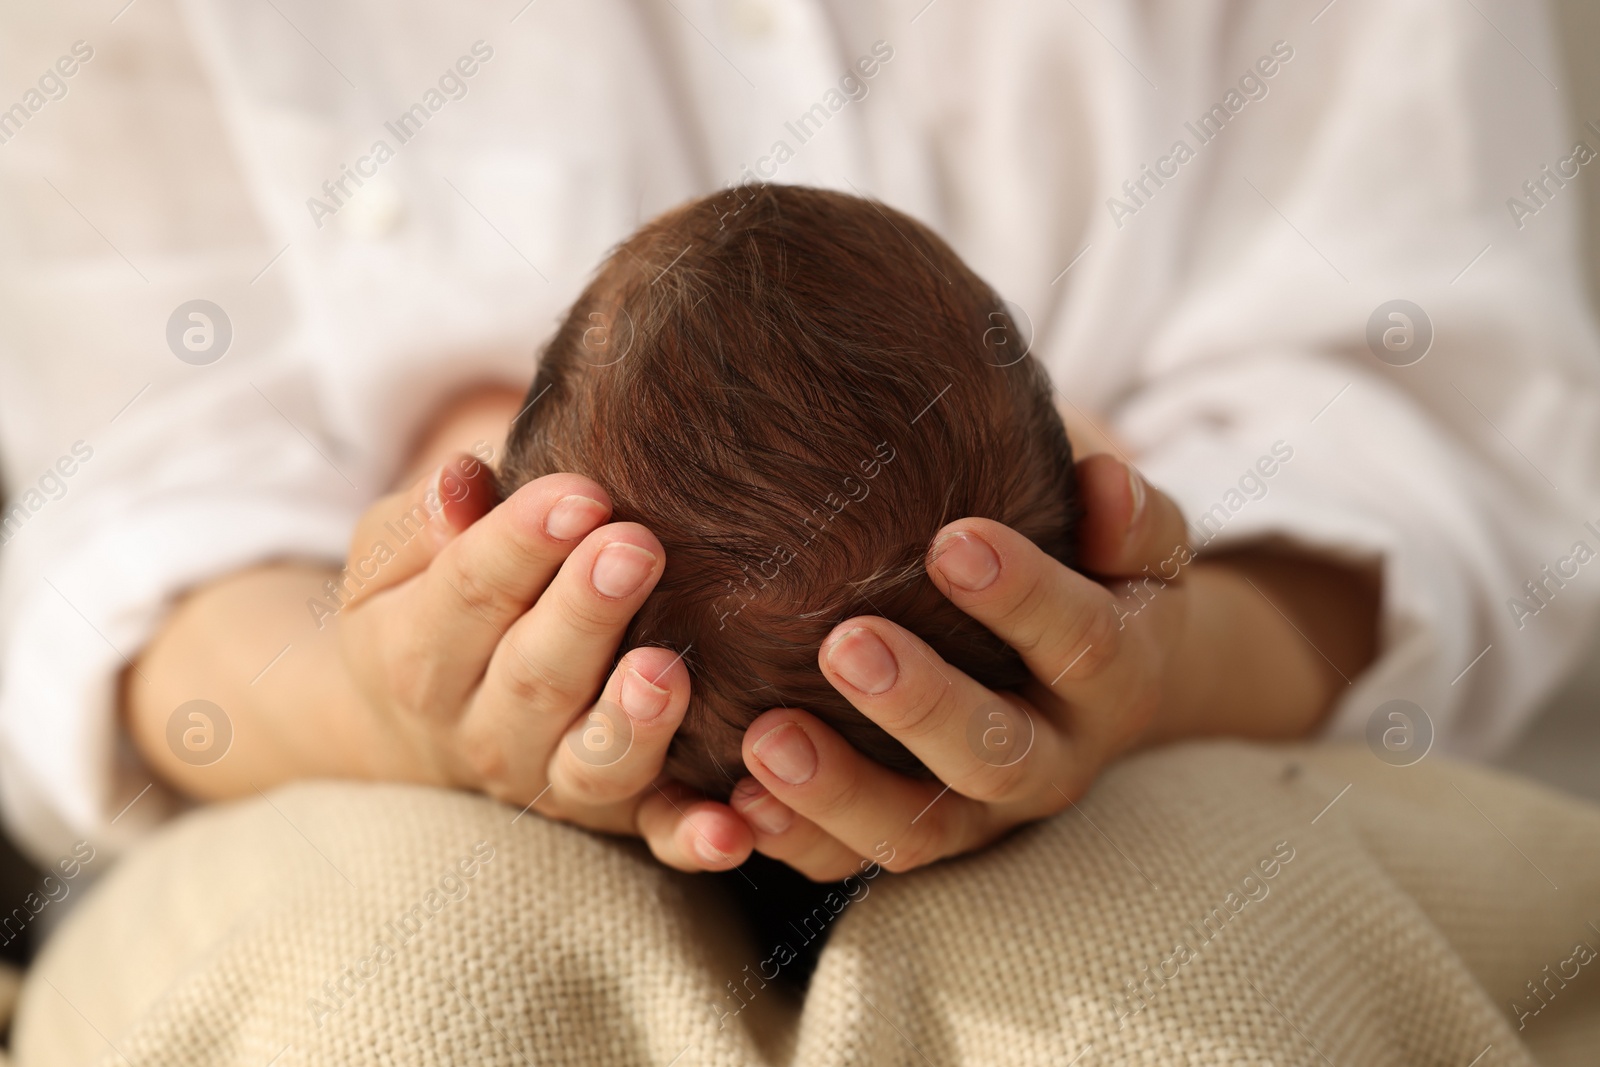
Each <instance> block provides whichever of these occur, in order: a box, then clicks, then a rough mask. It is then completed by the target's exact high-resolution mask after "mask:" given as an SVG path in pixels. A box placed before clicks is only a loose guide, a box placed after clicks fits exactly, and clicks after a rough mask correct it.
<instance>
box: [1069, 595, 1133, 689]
mask: <svg viewBox="0 0 1600 1067" xmlns="http://www.w3.org/2000/svg"><path fill="white" fill-rule="evenodd" d="M1060 648H1061V654H1062V656H1063V657H1064V659H1063V662H1062V669H1063V670H1068V671H1069V673H1070V674H1071V675H1072V677H1073V678H1076V679H1084V678H1093V677H1095V676H1096V675H1098V674H1100V673H1101V672H1102V671H1104V670H1105V669H1106V668H1107V667H1109V666H1110V665H1111V663H1112V662H1113V661H1114V660H1115V659H1116V658H1117V656H1118V654H1119V653H1120V651H1121V649H1122V630H1121V628H1120V627H1119V626H1118V624H1117V618H1116V612H1115V611H1113V610H1112V609H1111V605H1110V604H1109V603H1096V604H1095V605H1093V606H1092V607H1089V608H1088V609H1087V610H1085V611H1084V612H1082V613H1081V614H1080V615H1079V616H1078V617H1077V618H1076V619H1073V620H1072V622H1071V624H1070V625H1069V626H1068V628H1067V630H1066V632H1065V633H1064V634H1063V635H1062V638H1061V645H1060Z"/></svg>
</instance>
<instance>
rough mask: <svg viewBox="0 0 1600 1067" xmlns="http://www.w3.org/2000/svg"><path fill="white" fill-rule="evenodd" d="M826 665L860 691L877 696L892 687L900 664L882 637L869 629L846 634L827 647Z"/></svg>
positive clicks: (850, 631)
mask: <svg viewBox="0 0 1600 1067" xmlns="http://www.w3.org/2000/svg"><path fill="white" fill-rule="evenodd" d="M828 666H829V667H830V668H831V669H832V670H833V672H834V673H835V674H837V675H838V676H839V677H841V678H843V679H844V680H845V681H847V682H849V683H850V684H851V685H853V686H855V687H856V688H857V689H859V690H861V691H862V692H863V693H871V694H873V695H874V696H876V695H877V694H879V693H882V692H884V691H885V690H887V689H888V688H889V687H890V686H892V685H894V681H895V679H896V678H898V677H900V665H899V664H898V663H896V662H895V661H894V653H892V652H890V651H889V646H888V645H886V644H884V643H883V640H882V638H880V637H879V636H878V635H877V634H875V633H873V632H872V631H871V630H862V629H855V630H849V631H847V632H845V634H844V635H843V636H841V637H840V638H839V639H838V640H836V641H834V642H833V644H831V645H829V646H828Z"/></svg>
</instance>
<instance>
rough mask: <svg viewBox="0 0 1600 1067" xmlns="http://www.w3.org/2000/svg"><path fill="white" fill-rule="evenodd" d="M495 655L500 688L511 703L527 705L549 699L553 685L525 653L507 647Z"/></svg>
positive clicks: (512, 647)
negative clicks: (497, 658) (497, 660)
mask: <svg viewBox="0 0 1600 1067" xmlns="http://www.w3.org/2000/svg"><path fill="white" fill-rule="evenodd" d="M496 655H497V656H498V657H499V659H500V672H499V675H500V685H501V688H502V689H503V690H504V692H505V695H506V696H508V697H509V698H510V699H511V700H512V701H513V702H515V703H517V704H524V705H527V704H539V703H542V702H545V701H547V700H549V699H550V697H551V696H552V693H553V691H554V689H555V687H554V685H553V684H552V683H551V681H550V679H549V677H548V676H547V675H546V674H545V672H544V671H542V670H540V669H539V666H538V665H537V664H536V663H534V662H533V660H532V659H531V658H529V656H528V655H527V654H526V653H525V652H523V651H522V650H521V649H519V648H517V647H516V646H514V645H508V646H506V647H505V648H504V649H502V650H501V651H499V652H497V653H496Z"/></svg>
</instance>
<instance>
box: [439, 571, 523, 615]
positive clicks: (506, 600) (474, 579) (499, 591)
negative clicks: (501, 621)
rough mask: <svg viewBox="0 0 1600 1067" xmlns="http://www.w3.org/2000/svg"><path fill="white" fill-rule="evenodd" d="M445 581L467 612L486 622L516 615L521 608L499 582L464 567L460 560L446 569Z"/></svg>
mask: <svg viewBox="0 0 1600 1067" xmlns="http://www.w3.org/2000/svg"><path fill="white" fill-rule="evenodd" d="M444 579H445V581H447V582H449V583H450V585H451V587H452V588H453V589H455V591H456V594H457V595H458V596H460V598H461V600H462V602H463V603H464V604H465V605H466V607H467V610H468V611H469V612H470V613H472V614H474V615H478V616H480V617H482V618H484V619H485V620H488V619H493V618H496V617H498V616H503V615H506V614H508V613H514V612H516V611H518V610H520V608H521V605H520V604H519V603H517V601H516V598H515V597H513V596H512V594H511V593H510V591H509V590H507V589H505V588H504V587H502V586H501V585H500V583H499V582H498V581H497V580H495V579H494V578H490V577H488V576H486V575H484V574H483V573H482V572H481V571H478V570H476V569H468V568H465V567H463V566H462V565H461V563H460V562H459V561H458V560H453V562H452V563H451V565H450V566H449V567H448V568H447V569H446V571H445V573H444Z"/></svg>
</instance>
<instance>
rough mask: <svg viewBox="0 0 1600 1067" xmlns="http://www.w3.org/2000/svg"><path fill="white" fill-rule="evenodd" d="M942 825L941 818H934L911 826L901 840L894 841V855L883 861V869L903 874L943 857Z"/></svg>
mask: <svg viewBox="0 0 1600 1067" xmlns="http://www.w3.org/2000/svg"><path fill="white" fill-rule="evenodd" d="M942 825H943V822H942V820H939V819H935V820H930V821H928V822H925V823H919V824H918V825H915V826H913V827H912V828H911V830H910V831H909V832H907V834H906V835H905V837H904V838H903V839H902V840H900V841H897V842H895V849H894V855H892V856H890V857H889V858H888V859H886V860H884V861H883V868H884V870H886V871H890V872H891V873H894V874H904V873H906V872H907V871H914V870H917V869H918V868H919V867H926V866H927V865H928V864H930V863H933V862H934V861H936V860H938V859H940V858H941V857H943V855H944V850H943V848H942V845H943V841H942V839H941V837H940V834H941V830H940V827H941V826H942Z"/></svg>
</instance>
